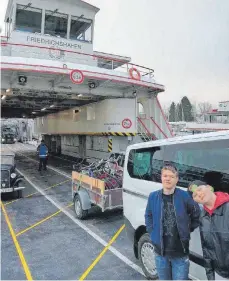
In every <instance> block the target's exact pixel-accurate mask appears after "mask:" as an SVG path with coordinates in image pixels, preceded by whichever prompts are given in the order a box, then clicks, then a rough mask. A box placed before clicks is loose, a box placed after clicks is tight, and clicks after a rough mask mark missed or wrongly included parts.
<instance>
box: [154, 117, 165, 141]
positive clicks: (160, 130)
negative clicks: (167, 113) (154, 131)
mask: <svg viewBox="0 0 229 281" xmlns="http://www.w3.org/2000/svg"><path fill="white" fill-rule="evenodd" d="M150 119H151V120H152V122H153V123H154V125H155V126H156V127H157V128H158V130H159V131H160V132H161V133H162V134H163V136H164V137H166V138H168V136H167V135H166V134H165V133H164V132H163V130H162V129H161V128H160V127H159V125H158V124H157V123H156V121H155V120H154V119H153V117H150Z"/></svg>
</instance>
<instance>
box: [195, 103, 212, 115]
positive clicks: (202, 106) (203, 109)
mask: <svg viewBox="0 0 229 281" xmlns="http://www.w3.org/2000/svg"><path fill="white" fill-rule="evenodd" d="M211 110H212V105H211V104H210V103H209V102H200V103H199V104H198V111H199V113H200V114H201V115H203V114H206V113H208V112H209V111H211Z"/></svg>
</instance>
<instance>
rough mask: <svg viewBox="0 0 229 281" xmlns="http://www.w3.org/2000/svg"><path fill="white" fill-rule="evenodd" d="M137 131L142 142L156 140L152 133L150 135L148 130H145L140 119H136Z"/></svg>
mask: <svg viewBox="0 0 229 281" xmlns="http://www.w3.org/2000/svg"><path fill="white" fill-rule="evenodd" d="M137 130H138V135H139V137H140V138H141V139H142V141H143V142H147V141H152V140H156V139H157V138H156V136H155V135H154V134H153V133H150V131H149V129H147V127H146V125H145V124H144V122H143V120H142V119H141V118H140V117H137Z"/></svg>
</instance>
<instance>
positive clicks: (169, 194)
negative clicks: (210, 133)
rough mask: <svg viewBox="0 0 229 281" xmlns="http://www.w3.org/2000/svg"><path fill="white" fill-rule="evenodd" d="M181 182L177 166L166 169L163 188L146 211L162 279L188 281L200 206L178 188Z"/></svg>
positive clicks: (148, 228)
mask: <svg viewBox="0 0 229 281" xmlns="http://www.w3.org/2000/svg"><path fill="white" fill-rule="evenodd" d="M178 179H179V177H178V171H177V169H176V168H175V167H174V166H172V165H166V166H164V167H163V168H162V171H161V181H162V187H163V188H162V189H160V190H157V191H154V192H152V193H150V195H149V198H148V203H147V206H146V211H145V224H146V229H147V232H148V233H149V234H150V238H151V241H152V244H153V246H154V250H155V262H156V269H157V272H158V277H159V279H160V280H188V279H189V277H188V274H189V265H190V261H189V240H190V233H191V232H192V231H194V230H195V229H196V228H197V227H198V226H199V216H200V208H199V205H198V204H197V203H196V202H195V201H194V200H193V199H192V198H191V196H190V195H189V194H188V192H186V191H183V190H182V189H179V188H177V187H176V185H177V182H178Z"/></svg>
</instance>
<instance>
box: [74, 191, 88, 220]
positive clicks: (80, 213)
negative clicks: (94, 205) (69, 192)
mask: <svg viewBox="0 0 229 281" xmlns="http://www.w3.org/2000/svg"><path fill="white" fill-rule="evenodd" d="M74 209H75V213H76V217H77V218H78V219H80V220H83V219H85V218H86V217H87V215H88V210H83V208H82V202H81V200H80V196H79V194H76V195H75V197H74Z"/></svg>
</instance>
